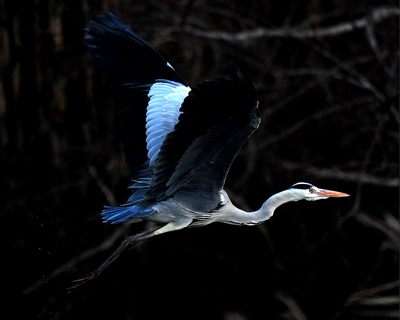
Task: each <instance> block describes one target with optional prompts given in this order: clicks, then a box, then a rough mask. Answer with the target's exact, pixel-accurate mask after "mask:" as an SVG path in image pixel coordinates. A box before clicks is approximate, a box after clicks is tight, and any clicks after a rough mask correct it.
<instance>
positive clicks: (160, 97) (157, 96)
mask: <svg viewBox="0 0 400 320" xmlns="http://www.w3.org/2000/svg"><path fill="white" fill-rule="evenodd" d="M189 91H190V88H189V87H186V86H184V85H182V84H181V83H179V82H174V81H168V80H157V82H156V83H154V84H153V85H152V86H151V88H150V91H149V98H150V101H149V104H148V106H147V113H146V136H147V138H146V143H147V150H148V154H147V156H148V158H149V160H150V167H151V166H152V165H153V164H154V161H155V160H156V159H157V156H158V153H159V152H160V148H161V146H162V143H163V142H164V140H165V137H166V136H167V134H168V133H170V132H172V131H173V130H174V127H175V125H176V124H177V123H178V118H179V115H180V114H181V112H180V111H179V109H180V108H181V105H182V102H183V100H184V99H185V98H186V97H187V95H188V94H189Z"/></svg>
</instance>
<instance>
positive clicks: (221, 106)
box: [147, 72, 260, 212]
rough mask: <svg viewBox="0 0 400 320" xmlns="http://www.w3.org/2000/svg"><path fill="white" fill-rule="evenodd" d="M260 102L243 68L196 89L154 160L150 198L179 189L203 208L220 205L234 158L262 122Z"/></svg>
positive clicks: (181, 196) (180, 196)
mask: <svg viewBox="0 0 400 320" xmlns="http://www.w3.org/2000/svg"><path fill="white" fill-rule="evenodd" d="M257 106H258V99H257V94H256V91H255V89H254V87H253V85H252V83H251V82H250V80H249V79H248V78H247V77H246V76H245V75H243V74H242V73H240V72H239V73H238V74H237V75H236V76H233V77H231V78H230V79H217V80H214V81H205V82H203V83H201V84H199V85H198V86H197V87H195V88H194V89H193V90H192V91H190V92H189V95H188V97H186V98H185V100H184V102H183V104H182V107H181V109H180V111H181V114H180V116H179V122H178V123H177V124H176V125H175V129H174V131H172V132H170V133H169V134H168V135H167V136H166V139H165V141H164V143H163V145H162V147H161V149H160V153H159V155H158V157H157V159H156V160H155V162H154V166H153V178H152V183H151V188H150V189H149V190H148V192H147V196H148V198H149V199H153V200H156V201H160V200H163V199H166V198H168V197H170V196H171V195H173V196H174V198H175V199H177V200H178V201H179V203H181V204H182V205H183V206H185V207H187V208H188V209H190V210H194V211H198V212H210V211H212V210H213V209H215V208H217V206H218V204H219V203H220V191H221V189H222V188H223V185H224V183H225V178H226V175H227V173H228V170H229V168H230V166H231V163H232V161H233V159H234V158H235V156H236V154H237V153H238V151H239V149H240V148H241V146H242V145H243V143H244V142H245V141H246V140H247V138H248V137H249V136H250V135H251V134H252V133H253V131H254V130H255V129H256V128H257V127H258V125H259V123H260V116H259V112H258V108H257Z"/></svg>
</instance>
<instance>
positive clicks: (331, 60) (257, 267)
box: [0, 0, 400, 320]
mask: <svg viewBox="0 0 400 320" xmlns="http://www.w3.org/2000/svg"><path fill="white" fill-rule="evenodd" d="M107 11H111V12H113V13H114V14H116V15H117V16H118V17H120V18H121V19H122V20H124V21H125V22H126V23H127V24H128V25H129V26H130V27H131V28H132V29H133V30H134V31H136V32H137V33H138V34H139V35H140V36H142V37H143V38H144V39H145V40H146V41H148V42H149V43H150V44H151V45H152V46H154V47H155V48H156V49H157V50H158V51H159V52H160V53H162V55H164V56H165V57H166V58H167V59H168V61H169V62H170V63H171V64H172V65H173V66H174V68H175V69H176V70H177V71H178V73H179V74H180V75H181V76H182V77H183V78H184V79H185V80H187V82H188V83H189V85H190V86H194V85H195V84H196V83H197V82H199V81H202V80H204V79H212V78H215V77H218V76H224V75H227V74H229V73H236V71H237V70H239V69H240V70H242V71H243V72H245V73H246V74H247V75H248V76H249V77H250V78H251V79H252V81H253V83H254V85H255V87H256V89H257V91H258V94H259V99H260V111H261V114H262V123H261V126H260V128H259V129H258V130H257V131H256V132H255V134H254V135H253V136H252V137H251V139H250V140H249V141H248V142H247V143H246V144H245V146H244V147H243V149H242V150H241V152H240V154H239V155H238V157H237V158H236V160H235V162H234V164H233V166H232V169H231V172H230V175H229V177H228V180H227V183H226V189H227V191H228V193H229V194H230V196H231V198H232V200H233V202H234V203H235V204H236V205H237V206H239V207H241V208H243V209H246V210H255V209H258V208H259V206H260V205H261V204H262V202H263V201H265V199H266V198H268V197H269V196H270V195H272V194H274V193H276V192H279V191H281V190H283V189H286V188H288V187H290V186H291V185H292V184H293V183H295V182H299V181H307V182H310V183H313V184H315V185H317V186H319V187H322V188H327V189H333V190H338V191H342V192H346V193H349V194H351V197H349V198H343V199H337V200H326V201H318V202H306V201H302V202H297V203H290V204H286V205H284V206H282V207H280V208H279V209H278V210H277V211H276V212H275V215H274V217H273V218H272V219H271V220H269V221H267V222H266V223H264V224H262V225H259V226H256V227H234V226H229V225H223V224H215V225H211V226H208V227H206V228H194V229H187V230H182V231H179V232H174V233H171V234H165V235H163V236H160V237H155V238H154V239H150V240H149V241H146V242H145V243H143V244H141V245H139V246H137V247H136V248H134V249H132V250H131V251H130V252H128V253H127V254H125V255H124V256H122V257H121V258H120V259H119V260H118V261H117V262H115V263H114V264H113V265H112V266H110V268H109V269H107V271H106V272H104V273H103V274H102V276H101V277H100V278H99V279H97V280H94V281H92V282H91V283H87V284H86V285H85V286H82V287H81V288H79V289H77V290H75V291H73V292H71V293H69V291H68V290H67V288H68V287H70V286H71V285H72V280H74V279H77V278H81V277H83V276H85V275H86V274H88V273H89V272H90V271H92V270H94V269H95V268H97V267H98V266H99V265H100V264H101V263H102V262H103V261H104V260H105V259H106V258H107V257H108V256H109V255H110V254H111V252H112V251H113V249H115V248H116V247H117V246H118V245H119V243H120V242H121V241H122V240H123V239H124V237H125V236H127V235H130V234H133V233H135V232H138V231H140V230H142V228H143V227H144V226H143V225H140V224H137V225H136V224H135V225H109V224H104V223H102V222H101V219H100V215H99V214H100V212H101V210H102V206H103V205H117V204H122V203H124V201H125V200H126V199H127V197H128V196H129V190H127V186H128V184H129V180H130V177H129V173H128V171H127V166H126V164H125V161H124V156H123V154H122V150H121V144H120V141H119V128H118V119H117V110H118V106H117V105H116V104H115V102H114V100H113V99H112V97H111V95H110V91H109V89H108V87H107V83H106V81H105V78H104V77H103V76H102V75H101V74H100V72H99V70H98V69H97V68H96V67H95V65H94V63H93V61H92V59H91V57H90V55H89V53H88V50H87V46H86V44H85V42H84V40H83V38H84V31H83V28H84V27H88V26H89V21H90V20H93V19H96V16H97V14H105V13H106V12H107ZM399 13H400V10H399V8H398V2H397V1H373V0H367V1H361V0H359V1H346V0H324V1H322V0H303V1H298V0H280V1H277V0H273V1H272V0H271V1H266V0H265V1H251V0H234V1H229V0H179V1H173V0H167V1H160V0H148V1H142V0H137V1H136V0H132V1H128V0H125V1H123V0H121V1H106V0H97V1H96V0H92V1H91V0H70V1H69V0H68V1H67V0H64V1H62V0H36V1H33V0H25V1H19V0H14V1H4V0H2V1H0V74H1V80H0V81H1V82H0V121H1V122H0V126H1V128H0V130H1V131H0V141H1V179H0V182H1V185H2V188H1V190H2V192H1V193H0V201H1V202H0V203H1V223H0V235H1V241H0V249H1V259H2V262H1V269H2V272H1V277H2V285H1V288H2V291H3V295H2V296H3V298H2V306H3V307H4V308H3V309H2V311H3V315H7V314H8V315H11V316H12V318H13V319H96V318H99V317H101V318H103V319H107V318H108V319H164V318H167V317H168V318H170V319H224V320H252V319H296V320H307V319H317V320H320V319H338V320H350V319H356V320H357V319H374V320H377V319H397V318H398V316H399V312H398V305H399V280H398V279H399V276H398V275H399V270H398V267H399V266H398V258H399V219H398V205H399V189H398V188H399V176H398V175H399V171H398V169H399V168H398V164H399V134H398V133H399V132H398V129H399V110H398V101H399V81H398V80H399V72H398V71H399V37H398V33H399V23H398V22H399ZM210 116H212V115H210ZM4 297H6V298H4ZM7 307H11V310H12V313H11V314H10V313H7V312H8V311H7ZM4 319H5V318H4Z"/></svg>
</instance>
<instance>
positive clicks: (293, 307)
mask: <svg viewBox="0 0 400 320" xmlns="http://www.w3.org/2000/svg"><path fill="white" fill-rule="evenodd" d="M275 297H276V299H277V300H279V301H281V302H282V303H283V304H284V305H285V306H286V307H287V308H288V309H289V310H288V312H289V316H290V319H294V320H307V316H306V315H305V313H304V312H303V310H301V308H300V306H299V304H298V303H297V302H296V300H294V299H293V297H291V296H289V295H288V294H287V293H284V292H281V291H279V292H276V293H275Z"/></svg>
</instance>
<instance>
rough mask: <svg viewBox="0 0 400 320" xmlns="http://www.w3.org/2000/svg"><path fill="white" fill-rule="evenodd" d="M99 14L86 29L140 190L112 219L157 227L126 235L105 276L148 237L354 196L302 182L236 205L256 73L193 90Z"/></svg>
mask: <svg viewBox="0 0 400 320" xmlns="http://www.w3.org/2000/svg"><path fill="white" fill-rule="evenodd" d="M99 20H100V21H101V22H102V23H101V24H100V23H97V22H94V21H92V22H91V24H92V25H93V26H94V27H95V28H96V29H97V30H95V29H86V32H87V33H88V34H89V35H88V36H86V37H85V40H86V42H87V43H88V46H89V51H90V53H91V54H92V55H93V58H94V61H95V63H96V64H97V65H98V66H99V67H100V69H101V70H102V71H103V73H104V74H105V76H106V78H107V80H108V82H109V84H110V87H111V90H112V92H113V94H114V96H115V98H116V100H117V102H118V104H119V105H120V111H119V119H120V124H121V129H122V130H121V131H122V142H123V151H124V153H125V156H126V161H127V163H128V167H129V171H130V173H131V178H132V183H131V185H130V186H129V188H130V189H131V190H132V194H131V196H130V197H129V199H128V201H127V203H126V204H124V205H122V206H117V207H116V206H107V207H105V209H104V210H103V212H102V216H103V220H104V221H105V222H110V223H113V224H115V223H121V222H137V221H143V220H147V221H152V222H154V223H155V224H156V225H157V227H156V228H155V229H153V230H146V231H144V232H143V233H140V234H137V235H134V236H131V237H128V238H127V239H125V240H124V242H123V243H122V244H121V246H120V247H119V248H118V249H117V250H116V251H115V252H114V253H113V255H112V256H110V258H109V259H107V261H106V262H105V263H103V265H101V266H100V267H99V268H98V269H97V270H96V271H94V272H93V273H92V274H91V275H90V276H89V277H87V278H85V279H81V280H82V281H80V283H79V284H81V283H83V282H86V281H87V280H90V279H92V278H94V277H97V276H98V275H99V274H100V273H101V272H102V270H104V269H105V268H106V267H107V266H108V265H109V264H110V263H111V262H112V261H114V260H115V259H116V258H117V257H118V256H119V255H120V254H121V253H122V252H123V251H125V250H126V248H128V247H130V246H132V245H134V244H135V243H137V242H138V241H142V240H144V239H147V238H149V237H152V236H155V235H159V234H162V233H165V232H170V231H175V230H179V229H182V228H185V227H188V226H204V225H208V224H210V223H213V222H222V223H228V224H234V225H255V224H259V223H262V222H264V221H266V220H268V219H269V218H270V217H271V216H272V215H273V213H274V211H275V209H276V208H277V207H278V206H280V205H282V204H284V203H286V202H289V201H298V200H301V199H306V200H318V199H326V198H328V197H344V196H348V195H347V194H344V193H340V192H335V191H329V190H324V189H319V188H317V187H315V186H313V185H311V184H308V183H297V184H295V185H293V186H292V187H291V188H289V189H287V190H284V191H282V192H279V193H277V194H275V195H273V196H272V197H270V198H269V199H268V200H267V201H266V202H264V204H263V205H262V206H261V208H260V209H259V210H257V211H255V212H245V211H243V210H241V209H239V208H237V207H235V206H234V205H233V204H232V202H231V200H230V199H229V196H228V194H227V193H226V192H225V191H224V190H223V187H224V184H225V179H226V176H227V174H228V171H229V168H230V166H231V163H232V161H233V160H234V158H235V156H236V154H237V153H238V151H239V150H240V148H241V146H242V145H243V144H244V142H245V141H246V140H247V139H248V137H249V136H250V135H251V134H252V133H253V131H254V130H256V129H257V127H258V126H259V124H260V113H259V110H258V98H257V93H256V90H255V89H254V86H253V84H252V83H251V81H250V79H249V78H248V77H247V76H245V75H244V74H243V73H241V72H238V73H237V74H236V75H232V76H230V77H229V78H226V79H225V78H217V79H215V80H212V81H204V82H202V83H200V84H198V85H197V86H196V87H194V88H193V89H191V88H190V87H188V86H187V85H186V83H185V82H184V80H183V79H182V78H181V77H180V76H179V75H178V74H177V73H176V71H175V70H174V68H173V67H172V66H171V65H170V64H169V63H168V62H167V61H166V60H165V59H164V58H163V57H162V56H161V55H160V54H159V53H158V52H157V51H155V50H154V49H153V48H152V47H151V46H149V45H148V44H147V43H146V42H145V41H144V40H143V39H141V38H140V37H139V36H138V35H137V34H136V33H134V32H133V31H132V30H131V29H130V28H128V27H127V26H126V25H125V24H124V23H123V22H122V21H121V20H119V19H118V18H117V17H115V16H114V15H113V14H111V13H109V14H108V15H107V17H103V16H99Z"/></svg>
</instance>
